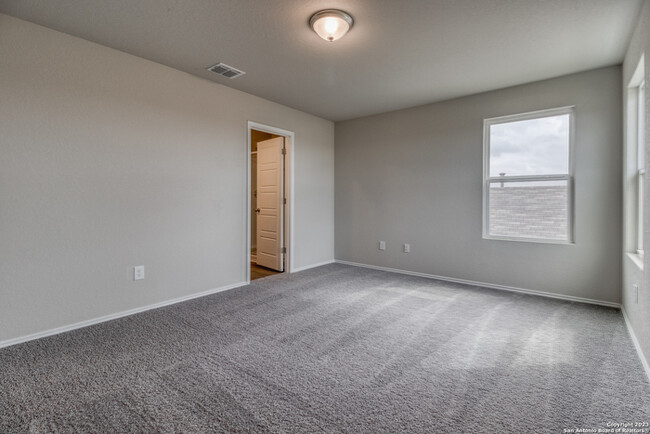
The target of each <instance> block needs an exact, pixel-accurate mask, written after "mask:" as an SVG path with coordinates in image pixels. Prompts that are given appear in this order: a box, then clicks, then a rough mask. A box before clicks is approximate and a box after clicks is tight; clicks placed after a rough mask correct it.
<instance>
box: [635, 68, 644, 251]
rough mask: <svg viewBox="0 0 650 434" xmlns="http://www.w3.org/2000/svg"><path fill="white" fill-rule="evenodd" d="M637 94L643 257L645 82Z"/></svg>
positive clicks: (639, 225) (638, 246)
mask: <svg viewBox="0 0 650 434" xmlns="http://www.w3.org/2000/svg"><path fill="white" fill-rule="evenodd" d="M636 92H637V103H638V104H637V113H636V115H637V123H636V125H637V142H636V179H637V203H636V207H637V224H636V239H637V241H636V252H637V253H638V254H639V255H641V256H643V195H644V187H643V185H644V182H645V155H644V150H643V144H644V142H645V81H642V82H641V84H639V86H638V88H637V89H636Z"/></svg>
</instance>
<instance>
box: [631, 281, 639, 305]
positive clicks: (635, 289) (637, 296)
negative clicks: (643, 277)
mask: <svg viewBox="0 0 650 434" xmlns="http://www.w3.org/2000/svg"><path fill="white" fill-rule="evenodd" d="M632 288H634V304H639V285H637V284H636V283H635V284H634V285H632Z"/></svg>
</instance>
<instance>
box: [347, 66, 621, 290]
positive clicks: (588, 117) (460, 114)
mask: <svg viewBox="0 0 650 434" xmlns="http://www.w3.org/2000/svg"><path fill="white" fill-rule="evenodd" d="M620 83H621V69H620V67H618V66H616V67H609V68H604V69H599V70H594V71H589V72H585V73H581V74H575V75H570V76H565V77H561V78H557V79H553V80H547V81H543V82H537V83H532V84H528V85H524V86H518V87H513V88H508V89H503V90H498V91H494V92H489V93H484V94H479V95H474V96H470V97H466V98H461V99H455V100H450V101H446V102H441V103H437V104H431V105H426V106H422V107H416V108H412V109H407V110H400V111H395V112H391V113H385V114H381V115H376V116H371V117H365V118H360V119H356V120H351V121H347V122H340V123H337V124H336V140H335V143H336V152H335V155H336V164H335V180H336V189H335V191H336V195H335V197H336V205H335V213H336V243H335V245H336V258H337V259H339V260H344V261H351V262H357V263H364V264H370V265H375V266H384V267H391V268H397V269H403V270H409V271H415V272H420V273H428V274H434V275H439V276H445V277H450V278H456V279H465V280H472V281H478V282H484V283H489V284H495V285H505V286H511V287H517V288H524V289H531V290H537V291H545V292H551V293H557V294H563V295H569V296H575V297H583V298H589V299H595V300H600V301H606V302H614V303H617V302H620V286H621V260H620V251H621V234H620V230H619V229H618V228H620V227H621V214H622V212H621V206H622V205H621V177H622V173H621V165H622V158H621V157H622V156H621V137H622V130H621V128H622V127H621V110H622V106H621V86H620ZM568 105H575V106H576V130H577V132H576V142H575V244H573V245H554V244H541V243H527V242H512V241H495V240H485V239H482V235H481V222H482V170H483V165H482V164H483V119H484V118H490V117H495V116H502V115H510V114H516V113H522V112H528V111H533V110H540V109H548V108H554V107H562V106H568ZM379 240H385V241H386V242H387V250H386V251H385V252H382V251H379V250H378V249H377V243H378V241H379ZM402 243H410V244H411V253H402Z"/></svg>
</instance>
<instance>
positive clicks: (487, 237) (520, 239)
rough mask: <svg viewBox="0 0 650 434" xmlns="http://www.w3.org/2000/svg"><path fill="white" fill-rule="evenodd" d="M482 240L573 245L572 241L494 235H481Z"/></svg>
mask: <svg viewBox="0 0 650 434" xmlns="http://www.w3.org/2000/svg"><path fill="white" fill-rule="evenodd" d="M483 239H484V240H492V241H517V242H520V243H538V244H559V245H565V246H567V245H568V246H571V245H575V243H574V242H573V241H568V240H552V239H547V238H525V237H500V236H494V235H483Z"/></svg>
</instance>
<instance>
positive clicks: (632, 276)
mask: <svg viewBox="0 0 650 434" xmlns="http://www.w3.org/2000/svg"><path fill="white" fill-rule="evenodd" d="M644 52H645V80H646V83H650V64H649V63H648V60H650V59H649V55H650V3H648V1H646V2H645V3H644V5H643V9H642V11H641V15H640V16H639V22H638V24H637V27H636V29H635V31H634V35H633V37H632V40H631V42H630V46H629V48H628V51H627V54H626V56H625V61H624V62H623V79H622V88H623V90H624V93H623V94H624V96H625V105H626V104H627V86H628V84H629V82H630V79H631V78H632V74H634V71H635V69H636V67H637V65H638V64H639V60H640V58H641V55H642V54H643V53H644ZM648 97H650V92H648V90H647V87H646V122H645V138H646V145H645V149H646V157H645V164H646V173H650V172H649V171H648V169H649V163H650V155H648V140H649V139H650V118H649V115H650V110H649V108H648V101H647V100H648ZM625 105H624V106H625ZM626 156H627V155H626ZM626 169H627V170H626V171H625V172H624V174H623V181H624V185H625V192H624V193H625V195H626V196H627V197H629V196H630V195H636V189H635V184H636V179H635V172H636V170H635V169H636V168H635V167H631V168H630V167H627V168H626ZM648 182H649V178H648V176H646V187H645V191H646V200H645V210H644V216H645V223H644V224H645V235H644V246H646V247H645V250H646V251H648V250H649V249H650V231H649V229H650V226H649V225H650V221H649V220H648V215H649V214H650V200H648V199H647V197H648V194H649V193H650V186H649V185H648ZM626 217H627V218H626V222H625V223H626V228H627V227H629V226H630V225H634V224H635V221H636V209H634V208H628V209H626ZM627 244H628V245H627V246H625V247H626V248H625V249H624V252H623V300H622V303H623V309H625V312H626V314H627V317H628V319H629V321H630V323H631V325H632V329H633V330H634V334H635V335H636V337H637V339H638V342H639V345H640V347H641V349H642V351H643V353H644V355H645V359H646V361H648V360H650V292H649V289H650V285H649V283H648V278H649V273H648V272H647V270H648V267H650V255H648V254H646V255H645V261H644V262H645V264H644V266H643V270H642V269H641V268H640V267H639V266H638V265H636V263H635V262H634V261H633V260H632V259H631V258H630V256H628V255H627V251H628V250H631V249H632V248H633V241H632V240H629V238H628V242H627ZM634 284H637V285H639V301H638V303H637V302H636V296H635V294H634V292H635V291H634V288H633V285H634Z"/></svg>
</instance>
